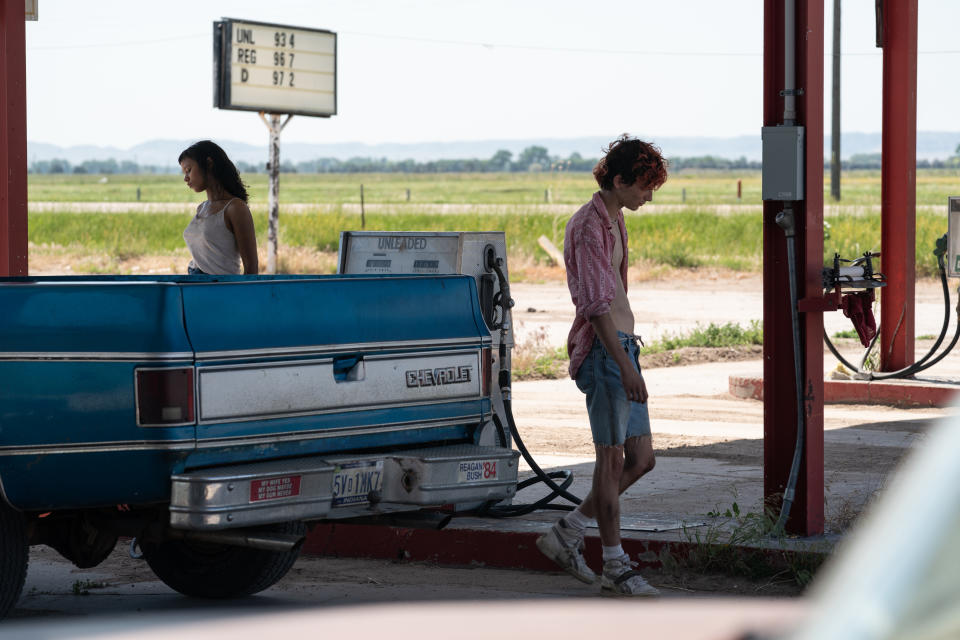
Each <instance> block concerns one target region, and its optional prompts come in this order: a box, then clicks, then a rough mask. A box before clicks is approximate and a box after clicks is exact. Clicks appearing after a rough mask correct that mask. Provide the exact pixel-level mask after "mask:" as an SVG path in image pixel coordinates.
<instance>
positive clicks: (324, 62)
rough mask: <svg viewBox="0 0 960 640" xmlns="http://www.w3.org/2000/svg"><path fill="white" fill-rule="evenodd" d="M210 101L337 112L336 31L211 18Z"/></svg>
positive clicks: (225, 106)
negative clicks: (212, 63)
mask: <svg viewBox="0 0 960 640" xmlns="http://www.w3.org/2000/svg"><path fill="white" fill-rule="evenodd" d="M213 50H214V54H213V55H214V79H213V85H214V106H215V107H217V108H220V109H237V110H241V111H264V112H267V113H289V114H299V115H308V116H321V117H329V116H332V115H335V114H336V113H337V34H336V33H333V32H332V31H324V30H322V29H304V28H301V27H290V26H286V25H278V24H267V23H263V22H250V21H245V20H234V19H231V18H223V19H222V20H220V21H219V22H214V23H213Z"/></svg>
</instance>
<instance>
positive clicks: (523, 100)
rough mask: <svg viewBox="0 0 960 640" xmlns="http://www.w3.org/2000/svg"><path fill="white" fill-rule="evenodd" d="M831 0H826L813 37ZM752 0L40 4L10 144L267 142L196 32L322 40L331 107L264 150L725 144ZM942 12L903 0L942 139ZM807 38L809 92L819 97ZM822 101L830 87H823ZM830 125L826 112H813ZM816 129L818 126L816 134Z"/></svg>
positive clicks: (950, 94)
mask: <svg viewBox="0 0 960 640" xmlns="http://www.w3.org/2000/svg"><path fill="white" fill-rule="evenodd" d="M832 5H833V2H832V0H826V6H825V11H824V13H825V16H826V20H827V33H828V34H829V33H830V28H831V27H830V24H831V22H832V20H831V18H832ZM762 7H763V3H762V2H761V1H760V0H729V1H719V0H669V1H666V0H621V1H605V0H593V1H591V2H587V1H585V0H302V1H301V0H269V1H262V0H261V1H258V2H252V1H248V0H229V1H226V0H224V1H219V2H212V1H208V0H163V1H161V2H154V1H150V2H148V1H146V0H117V1H109V0H96V1H90V2H81V1H78V0H40V3H39V17H40V19H39V21H38V22H28V23H27V24H26V34H27V93H28V137H29V139H30V140H31V141H36V142H48V143H54V144H59V145H64V146H70V145H79V144H94V145H109V146H116V147H121V148H128V147H130V146H133V145H135V144H138V143H140V142H144V141H147V140H152V139H158V138H167V139H177V140H183V139H197V138H205V137H210V138H215V139H227V140H237V141H242V142H248V143H251V144H260V143H263V144H266V140H267V131H266V127H264V125H263V123H262V122H261V121H260V119H259V118H258V117H257V115H256V114H255V113H252V112H242V111H225V110H218V109H215V108H214V107H213V106H212V104H213V80H212V68H213V53H212V49H213V46H212V23H213V22H214V21H215V20H218V19H220V18H222V17H230V18H237V19H244V20H256V21H262V22H276V23H281V24H289V25H294V26H302V27H309V28H319V29H328V30H331V31H335V32H337V34H338V58H339V59H338V69H337V72H338V80H337V81H338V111H339V114H338V115H336V116H333V117H332V118H310V117H300V116H298V117H295V118H294V119H293V120H292V121H291V123H290V125H289V126H288V127H287V128H286V129H285V130H284V132H283V140H290V141H298V142H315V143H325V142H349V141H357V142H366V143H371V144H374V143H380V142H422V141H452V140H482V139H520V138H567V137H575V136H587V135H591V136H592V135H599V136H612V135H616V134H618V133H621V132H625V131H626V132H630V133H634V134H639V135H644V136H651V137H653V138H656V137H657V136H734V135H740V134H757V135H759V127H760V126H761V108H762V94H761V88H762V66H763V57H762V50H763V46H762V43H763V32H762V27H763V15H762V14H763V11H762ZM842 25H843V46H842V50H843V54H844V57H843V68H842V74H841V78H842V80H843V95H842V105H843V123H842V127H843V129H844V130H845V131H879V130H880V103H881V84H880V83H881V77H880V74H881V62H882V58H881V51H880V50H879V49H877V48H875V46H874V0H843V18H842ZM958 25H960V0H920V36H919V51H920V54H919V62H918V108H917V114H918V116H917V117H918V129H920V130H923V131H931V130H948V131H958V130H960V115H958V114H960V109H958V105H960V82H958V75H960V71H958V70H960V42H957V41H956V35H955V34H956V33H957V26H958ZM830 53H831V43H830V38H829V37H828V38H827V39H826V49H825V54H826V60H825V61H826V63H827V65H828V66H827V69H826V73H825V78H826V86H827V87H829V85H830V78H831V74H830V67H829V63H830V60H829V58H830ZM828 91H829V89H828ZM825 113H826V114H827V119H828V121H829V103H828V104H827V109H826V111H825ZM828 130H829V129H828Z"/></svg>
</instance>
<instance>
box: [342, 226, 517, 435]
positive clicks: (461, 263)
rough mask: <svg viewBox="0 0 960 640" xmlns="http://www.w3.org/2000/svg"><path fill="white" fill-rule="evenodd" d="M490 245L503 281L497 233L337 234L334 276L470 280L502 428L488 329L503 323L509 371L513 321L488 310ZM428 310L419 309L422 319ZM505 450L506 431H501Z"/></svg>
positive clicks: (495, 333) (502, 243) (492, 277)
mask: <svg viewBox="0 0 960 640" xmlns="http://www.w3.org/2000/svg"><path fill="white" fill-rule="evenodd" d="M488 247H493V250H494V251H495V252H496V255H497V256H498V257H500V258H503V265H502V266H501V269H502V271H503V275H504V277H506V278H507V279H508V281H509V278H510V274H509V273H508V272H507V241H506V237H505V236H504V233H503V232H502V231H422V232H421V231H343V232H341V233H340V255H339V259H338V266H337V272H338V273H365V274H370V275H379V274H419V275H429V274H451V273H456V274H464V275H469V276H473V278H474V279H475V280H476V282H477V294H478V296H479V298H480V309H481V311H482V313H483V317H484V319H485V320H486V321H487V327H488V328H489V329H490V334H491V336H492V338H493V366H492V367H491V375H492V377H493V379H492V380H491V382H490V395H491V398H490V399H491V401H492V403H493V410H494V412H495V413H496V414H497V415H498V416H500V420H501V421H502V422H503V425H504V428H505V429H506V425H507V420H506V411H505V409H504V405H503V396H502V394H501V392H500V386H499V385H498V383H497V377H498V373H499V371H500V354H499V347H500V331H499V330H496V329H494V325H495V324H496V323H497V322H500V321H503V322H506V323H507V324H506V326H507V335H506V340H505V341H504V342H505V345H504V346H506V348H507V357H506V368H507V369H508V370H509V369H510V350H511V349H512V348H513V321H512V318H511V317H510V313H509V312H508V313H507V314H506V316H507V317H506V318H501V317H500V316H499V314H497V313H496V312H495V310H494V308H493V300H494V297H495V296H496V294H497V293H499V291H500V284H499V282H498V281H497V276H496V274H495V273H494V272H493V271H490V270H488V269H487V268H486V259H485V253H486V250H487V248H488ZM428 312H429V311H428V310H426V309H425V310H424V318H425V320H424V321H427V315H428ZM506 437H507V446H508V447H509V446H510V440H511V438H510V433H509V431H507V433H506ZM480 444H482V445H496V444H499V443H498V442H497V436H496V433H495V428H494V427H493V426H492V425H486V426H485V427H484V431H483V437H482V438H481V440H480Z"/></svg>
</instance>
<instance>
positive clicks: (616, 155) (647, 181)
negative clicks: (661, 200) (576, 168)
mask: <svg viewBox="0 0 960 640" xmlns="http://www.w3.org/2000/svg"><path fill="white" fill-rule="evenodd" d="M604 153H605V154H606V155H604V157H603V158H601V159H600V162H598V163H597V166H596V167H594V168H593V177H594V178H596V179H597V184H598V185H600V188H601V189H613V179H614V177H615V176H620V180H622V181H623V184H625V185H632V184H633V183H635V182H636V181H637V180H639V181H640V183H641V184H642V185H643V186H644V187H645V188H647V189H654V190H656V189H659V188H660V186H661V185H663V183H664V182H666V181H667V160H666V158H664V157H663V156H662V155H661V154H660V149H658V148H657V147H655V146H654V145H652V144H650V143H649V142H644V141H643V140H638V139H637V138H632V137H630V136H628V135H627V134H623V135H622V136H620V137H619V138H617V139H616V140H614V141H613V142H611V143H610V146H608V147H607V148H606V149H604Z"/></svg>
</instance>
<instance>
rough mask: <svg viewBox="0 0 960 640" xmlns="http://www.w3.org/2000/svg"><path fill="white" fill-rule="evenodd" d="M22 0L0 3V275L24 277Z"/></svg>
mask: <svg viewBox="0 0 960 640" xmlns="http://www.w3.org/2000/svg"><path fill="white" fill-rule="evenodd" d="M23 23H24V14H23V2H22V0H0V276H25V275H27V90H26V87H27V66H26V36H25V28H24V24H23Z"/></svg>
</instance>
